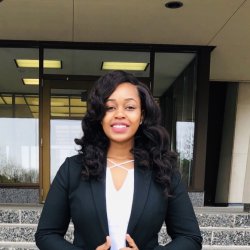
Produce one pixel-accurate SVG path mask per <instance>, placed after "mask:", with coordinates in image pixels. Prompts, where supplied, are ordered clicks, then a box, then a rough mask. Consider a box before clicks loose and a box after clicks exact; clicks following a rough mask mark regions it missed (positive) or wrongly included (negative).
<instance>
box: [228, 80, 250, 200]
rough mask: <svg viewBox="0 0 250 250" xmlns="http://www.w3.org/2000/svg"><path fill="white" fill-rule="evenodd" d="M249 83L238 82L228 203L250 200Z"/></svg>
mask: <svg viewBox="0 0 250 250" xmlns="http://www.w3.org/2000/svg"><path fill="white" fill-rule="evenodd" d="M249 96H250V84H249V83H240V84H239V92H238V102H237V113H236V124H235V133H234V145H233V153H232V167H231V174H230V184H229V197H228V203H229V204H230V203H231V204H238V203H240V204H242V203H244V202H246V203H247V202H248V201H250V198H249V190H250V181H249V177H248V175H250V169H249V167H250V164H249V163H248V161H249V136H250V98H249Z"/></svg>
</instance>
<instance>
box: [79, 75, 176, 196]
mask: <svg viewBox="0 0 250 250" xmlns="http://www.w3.org/2000/svg"><path fill="white" fill-rule="evenodd" d="M124 82H129V83H131V84H133V85H135V86H136V87H137V89H138V93H139V96H140V100H141V109H142V113H143V122H142V124H141V125H140V126H139V128H138V130H137V132H136V134H135V138H134V147H133V148H132V149H131V152H132V154H133V155H134V159H135V162H136V167H141V168H143V169H145V170H152V171H153V176H154V180H155V181H156V182H157V183H159V184H160V185H161V186H162V187H163V190H164V193H165V195H166V196H168V195H169V194H170V184H171V175H172V172H173V171H174V170H175V169H176V159H177V156H176V153H174V152H172V151H171V150H170V141H169V136H168V133H167V131H166V129H165V128H164V127H163V126H161V111H160V108H159V105H158V104H157V103H156V102H155V100H154V98H153V96H152V94H151V92H150V91H149V89H148V88H147V86H146V85H145V84H143V83H141V82H140V81H139V80H138V79H137V78H136V77H135V76H134V75H132V74H130V73H127V72H124V71H113V72H110V73H107V74H106V75H104V76H102V77H100V78H99V80H98V81H97V82H96V84H95V85H94V86H93V88H92V90H91V91H90V93H89V96H88V101H87V112H86V115H85V116H84V118H83V120H82V130H83V137H82V138H81V139H75V142H76V144H77V145H80V146H81V149H80V150H79V153H80V154H81V155H82V156H83V157H82V161H83V170H82V175H83V177H84V178H85V179H90V178H94V179H100V178H101V177H102V176H103V174H104V171H105V168H106V160H107V158H106V157H107V151H108V148H109V139H108V138H107V136H106V135H105V133H104V131H103V128H102V125H101V122H102V119H103V117H104V115H105V112H106V108H105V102H106V100H107V99H108V97H109V96H110V95H111V94H112V93H113V92H114V90H115V89H116V88H117V86H118V85H119V84H121V83H124Z"/></svg>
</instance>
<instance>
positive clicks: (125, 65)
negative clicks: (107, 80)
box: [102, 62, 148, 71]
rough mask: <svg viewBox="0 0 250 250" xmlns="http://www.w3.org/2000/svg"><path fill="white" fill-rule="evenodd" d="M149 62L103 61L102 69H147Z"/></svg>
mask: <svg viewBox="0 0 250 250" xmlns="http://www.w3.org/2000/svg"><path fill="white" fill-rule="evenodd" d="M147 66H148V63H142V62H103V63H102V70H138V71H145V70H146V68H147Z"/></svg>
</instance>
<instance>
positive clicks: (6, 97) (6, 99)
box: [3, 96, 12, 105]
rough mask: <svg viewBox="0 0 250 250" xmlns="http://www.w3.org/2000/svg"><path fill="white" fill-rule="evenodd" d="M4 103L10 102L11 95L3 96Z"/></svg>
mask: <svg viewBox="0 0 250 250" xmlns="http://www.w3.org/2000/svg"><path fill="white" fill-rule="evenodd" d="M3 100H4V103H6V104H9V105H10V104H12V97H11V96H4V97H3Z"/></svg>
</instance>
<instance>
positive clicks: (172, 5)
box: [165, 1, 183, 9]
mask: <svg viewBox="0 0 250 250" xmlns="http://www.w3.org/2000/svg"><path fill="white" fill-rule="evenodd" d="M165 6H166V7H167V8H169V9H178V8H181V7H182V6H183V3H182V2H180V1H170V2H167V3H166V4H165Z"/></svg>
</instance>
